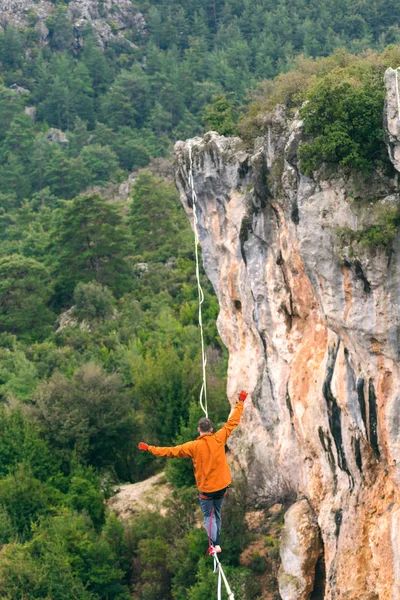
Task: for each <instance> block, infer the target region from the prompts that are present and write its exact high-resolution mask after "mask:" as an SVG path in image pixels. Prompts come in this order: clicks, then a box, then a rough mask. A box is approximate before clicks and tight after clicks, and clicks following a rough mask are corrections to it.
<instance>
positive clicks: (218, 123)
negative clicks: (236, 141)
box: [203, 95, 239, 136]
mask: <svg viewBox="0 0 400 600" xmlns="http://www.w3.org/2000/svg"><path fill="white" fill-rule="evenodd" d="M238 118H239V113H238V111H237V109H236V108H235V107H234V104H233V102H232V101H231V100H229V99H228V98H227V97H226V96H224V95H221V96H213V99H212V102H211V104H208V105H207V106H206V107H205V109H204V115H203V122H204V125H205V127H206V130H207V131H210V130H212V131H217V132H218V133H220V134H221V135H226V136H231V135H238V133H239V132H238V126H237V122H238Z"/></svg>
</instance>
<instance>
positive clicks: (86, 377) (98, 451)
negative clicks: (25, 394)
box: [36, 364, 135, 468]
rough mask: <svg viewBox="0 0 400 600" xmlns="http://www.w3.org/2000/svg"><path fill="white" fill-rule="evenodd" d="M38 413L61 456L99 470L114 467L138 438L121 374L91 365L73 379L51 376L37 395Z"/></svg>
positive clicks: (42, 424)
mask: <svg viewBox="0 0 400 600" xmlns="http://www.w3.org/2000/svg"><path fill="white" fill-rule="evenodd" d="M36 405H37V417H38V420H39V423H40V425H41V427H42V429H43V432H44V434H45V436H46V437H47V439H48V440H49V441H50V443H51V444H52V447H53V448H54V450H55V451H58V453H59V454H60V456H61V457H62V458H63V459H64V460H66V461H68V462H69V461H70V459H71V456H72V453H73V452H74V453H75V454H76V456H77V457H78V459H80V460H82V461H85V462H87V463H88V464H90V465H92V466H94V467H96V468H104V467H112V466H114V467H115V466H116V465H117V463H118V462H119V461H120V460H121V457H124V456H126V453H127V452H128V450H129V448H130V445H131V440H132V438H134V437H135V436H134V422H133V417H132V413H131V406H130V402H129V399H128V398H127V396H126V394H125V393H124V389H123V383H122V380H121V378H120V377H119V375H117V374H112V375H107V374H106V373H105V372H104V371H102V369H101V368H100V367H98V366H97V365H94V364H87V365H84V366H83V367H81V368H80V369H78V370H77V371H76V372H75V374H74V375H73V377H72V379H68V378H67V377H65V376H64V375H61V374H60V373H55V374H54V375H52V377H51V378H50V380H49V381H48V382H47V383H43V384H42V385H41V386H40V387H39V389H38V391H37V394H36Z"/></svg>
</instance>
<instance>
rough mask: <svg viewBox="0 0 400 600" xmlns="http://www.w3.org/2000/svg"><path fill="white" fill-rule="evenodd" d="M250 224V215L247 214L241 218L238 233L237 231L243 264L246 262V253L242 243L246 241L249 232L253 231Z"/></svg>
mask: <svg viewBox="0 0 400 600" xmlns="http://www.w3.org/2000/svg"><path fill="white" fill-rule="evenodd" d="M252 224H253V219H252V215H249V216H247V217H245V218H244V219H243V220H242V225H241V227H240V233H239V241H240V250H241V252H242V257H243V260H244V263H245V264H247V261H246V253H245V251H244V245H245V243H246V242H247V240H248V239H249V235H250V233H252V231H253V228H252Z"/></svg>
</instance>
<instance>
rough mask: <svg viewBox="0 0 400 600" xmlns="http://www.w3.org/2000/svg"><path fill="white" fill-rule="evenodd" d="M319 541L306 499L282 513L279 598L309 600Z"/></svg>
mask: <svg viewBox="0 0 400 600" xmlns="http://www.w3.org/2000/svg"><path fill="white" fill-rule="evenodd" d="M321 551H322V544H321V539H320V533H319V527H318V524H317V519H316V516H315V513H314V511H313V510H312V508H311V506H310V505H309V503H308V501H307V500H306V499H303V500H299V501H298V502H296V503H295V504H293V505H292V506H291V507H290V509H289V510H288V511H287V512H286V514H285V524H284V527H283V530H282V536H281V545H280V556H281V561H282V564H281V568H280V572H279V593H280V595H281V598H282V600H308V599H309V597H310V594H311V592H312V591H313V587H314V574H315V565H316V564H317V560H318V559H319V557H320V554H321Z"/></svg>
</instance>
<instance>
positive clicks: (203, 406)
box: [189, 143, 208, 418]
mask: <svg viewBox="0 0 400 600" xmlns="http://www.w3.org/2000/svg"><path fill="white" fill-rule="evenodd" d="M189 186H190V190H191V193H192V206H193V219H194V228H193V229H194V247H195V257H196V279H197V293H198V298H199V326H200V339H201V362H202V372H203V383H202V386H201V390H200V406H201V409H202V411H203V412H204V414H205V416H206V417H207V418H208V407H207V381H206V367H207V355H206V349H205V344H204V331H203V311H202V305H203V302H204V292H203V288H202V287H201V282H200V261H199V243H200V241H199V232H198V227H199V219H198V216H197V210H198V203H197V194H196V190H195V187H194V180H193V159H192V145H191V143H189Z"/></svg>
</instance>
